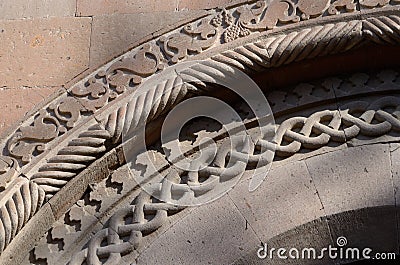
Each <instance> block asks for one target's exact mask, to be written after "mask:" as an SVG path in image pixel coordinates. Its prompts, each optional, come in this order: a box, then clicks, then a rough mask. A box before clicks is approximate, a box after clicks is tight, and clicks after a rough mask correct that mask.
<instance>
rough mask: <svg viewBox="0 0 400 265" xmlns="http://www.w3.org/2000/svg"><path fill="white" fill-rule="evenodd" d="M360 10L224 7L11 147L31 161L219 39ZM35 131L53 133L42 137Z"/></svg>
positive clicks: (121, 63) (347, 1) (337, 5)
mask: <svg viewBox="0 0 400 265" xmlns="http://www.w3.org/2000/svg"><path fill="white" fill-rule="evenodd" d="M311 3H312V5H311ZM399 3H400V1H399V0H392V1H389V0H361V1H360V4H361V5H362V6H363V7H366V8H376V7H384V6H387V5H396V4H399ZM355 10H356V4H355V2H354V1H353V0H337V1H333V2H332V3H331V1H330V0H318V1H315V0H299V1H292V0H274V1H272V2H271V3H270V4H269V5H267V4H266V2H265V1H258V2H256V3H255V4H252V5H245V6H240V7H238V8H235V9H232V10H225V9H224V10H222V11H220V12H218V13H217V14H215V15H213V16H210V17H206V18H203V19H201V20H200V21H198V22H193V23H191V24H188V25H186V26H184V27H183V28H182V29H181V30H178V31H177V32H175V33H172V34H169V35H168V34H167V35H164V36H161V37H160V38H159V39H158V40H156V41H154V42H152V43H148V44H144V45H143V46H142V47H140V48H139V49H138V50H137V51H136V52H134V53H130V55H128V56H125V57H123V58H121V59H120V60H118V61H116V62H115V63H113V64H112V65H111V66H110V67H108V69H106V70H101V71H99V72H98V73H97V74H96V75H95V76H92V77H90V78H88V79H87V80H86V81H85V82H83V84H81V85H77V86H75V87H73V88H72V89H71V90H70V94H71V96H72V97H71V96H67V97H66V98H63V99H60V100H59V101H58V102H55V103H53V104H51V105H50V106H49V107H48V109H47V110H46V112H47V114H46V115H47V116H48V118H47V119H50V116H51V117H52V118H54V123H55V125H56V126H57V128H55V129H54V128H51V127H50V126H46V125H45V123H44V122H43V119H42V117H37V118H35V121H34V122H33V124H31V125H28V126H24V127H23V128H20V130H19V131H18V132H17V133H16V134H15V135H14V136H13V137H12V138H11V139H10V140H9V144H8V150H9V153H10V155H11V156H12V157H14V158H16V159H17V161H19V163H20V164H26V163H29V162H30V161H31V160H32V158H33V157H35V156H37V155H39V154H40V153H42V152H43V151H44V149H45V148H46V144H47V143H49V142H50V141H52V140H53V139H55V138H56V137H58V136H59V135H61V134H63V133H64V132H65V131H67V130H69V129H71V128H73V127H74V125H76V124H77V123H78V122H79V120H80V119H81V118H82V116H84V115H85V113H89V114H90V113H94V112H96V111H97V110H98V109H100V108H102V107H103V106H105V105H106V104H107V103H108V102H110V101H112V100H113V99H115V98H116V97H117V96H118V95H120V94H122V93H123V92H124V91H126V90H127V89H132V88H135V87H137V85H139V84H140V83H141V82H142V81H143V79H144V78H146V77H148V76H150V75H153V74H155V73H157V72H159V71H162V69H164V68H165V67H166V66H167V65H170V64H175V63H177V62H179V61H181V60H183V59H186V58H187V57H188V56H192V55H196V54H199V53H201V52H202V51H204V50H206V49H208V48H210V47H212V46H213V45H215V44H217V43H226V42H230V41H233V40H235V39H237V38H241V37H245V36H247V35H249V34H252V33H255V32H260V31H265V30H269V29H272V28H275V27H280V26H284V25H287V24H291V23H297V22H299V21H301V20H308V19H312V18H317V17H322V16H331V15H337V14H340V13H343V12H353V11H355ZM160 47H161V49H160ZM28 127H31V128H30V129H28ZM44 127H46V128H44ZM28 130H29V132H28ZM35 134H38V135H48V137H46V138H42V137H41V136H36V135H35Z"/></svg>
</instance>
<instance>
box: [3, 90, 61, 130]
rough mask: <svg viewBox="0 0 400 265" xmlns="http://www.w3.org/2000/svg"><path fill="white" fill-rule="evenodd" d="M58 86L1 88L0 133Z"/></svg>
mask: <svg viewBox="0 0 400 265" xmlns="http://www.w3.org/2000/svg"><path fill="white" fill-rule="evenodd" d="M57 89H58V88H55V87H54V88H51V87H49V88H25V89H0V106H1V108H2V111H1V112H0V135H1V134H2V133H3V132H5V131H6V130H7V128H9V127H10V126H12V125H13V124H14V123H15V122H16V121H17V120H19V119H21V118H22V117H23V116H24V114H25V113H26V112H28V111H29V110H31V109H32V108H33V107H34V106H35V105H36V104H38V103H39V102H41V101H43V100H44V99H46V98H47V97H48V96H49V95H50V94H52V93H54V92H55V91H56V90H57Z"/></svg>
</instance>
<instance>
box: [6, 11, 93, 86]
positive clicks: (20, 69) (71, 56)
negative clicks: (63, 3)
mask: <svg viewBox="0 0 400 265" xmlns="http://www.w3.org/2000/svg"><path fill="white" fill-rule="evenodd" d="M90 28H91V18H73V17H70V18H49V19H30V20H13V21H0V39H1V40H2V45H1V47H0V80H1V81H0V86H2V87H12V88H17V87H21V86H28V87H34V86H60V85H63V84H65V83H66V82H67V81H69V80H70V79H72V78H74V77H75V76H76V75H78V74H79V73H81V72H82V71H84V70H85V69H86V68H87V67H88V65H89V46H90V31H91V30H90Z"/></svg>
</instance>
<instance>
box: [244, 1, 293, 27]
mask: <svg viewBox="0 0 400 265" xmlns="http://www.w3.org/2000/svg"><path fill="white" fill-rule="evenodd" d="M264 11H265V13H264ZM237 12H238V13H239V15H240V16H239V20H238V24H239V25H240V26H241V27H243V28H247V29H253V30H263V29H272V28H274V27H275V26H276V25H277V23H278V22H283V23H286V22H299V21H300V18H299V17H298V16H297V15H296V11H295V7H294V5H293V3H291V2H289V1H273V2H272V3H270V5H269V6H268V7H267V5H266V2H265V1H259V2H257V4H256V5H255V6H254V7H252V8H249V7H241V8H238V9H237ZM263 13H264V15H263V16H262V18H261V17H260V15H262V14H263Z"/></svg>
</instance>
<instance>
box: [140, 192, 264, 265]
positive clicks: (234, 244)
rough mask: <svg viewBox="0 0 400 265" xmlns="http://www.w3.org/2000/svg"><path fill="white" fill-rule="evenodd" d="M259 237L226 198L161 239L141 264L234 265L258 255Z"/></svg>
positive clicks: (205, 207)
mask: <svg viewBox="0 0 400 265" xmlns="http://www.w3.org/2000/svg"><path fill="white" fill-rule="evenodd" d="M259 244H260V242H259V241H258V239H257V237H256V235H255V234H254V232H253V230H252V229H251V228H250V227H246V220H245V219H244V218H243V216H242V215H241V214H240V213H239V211H238V210H237V209H236V207H235V205H234V204H233V203H232V201H231V200H230V199H229V197H227V196H224V197H223V198H221V199H219V200H217V201H215V202H214V203H210V204H206V205H203V206H201V207H198V208H195V209H194V210H193V211H192V213H191V214H190V215H188V216H186V217H185V218H183V219H182V220H181V221H178V222H177V224H176V225H174V226H172V227H171V228H170V229H168V230H167V231H166V232H165V233H164V234H162V235H160V236H159V237H158V238H157V241H156V242H154V243H153V244H152V245H150V246H149V247H148V248H147V249H146V250H145V251H144V252H142V253H141V255H140V256H139V257H138V260H137V264H138V265H139V264H159V263H162V264H231V263H233V262H234V261H235V260H237V259H239V258H240V257H241V256H242V255H244V254H245V253H250V252H253V253H256V251H257V248H258V245H259Z"/></svg>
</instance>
